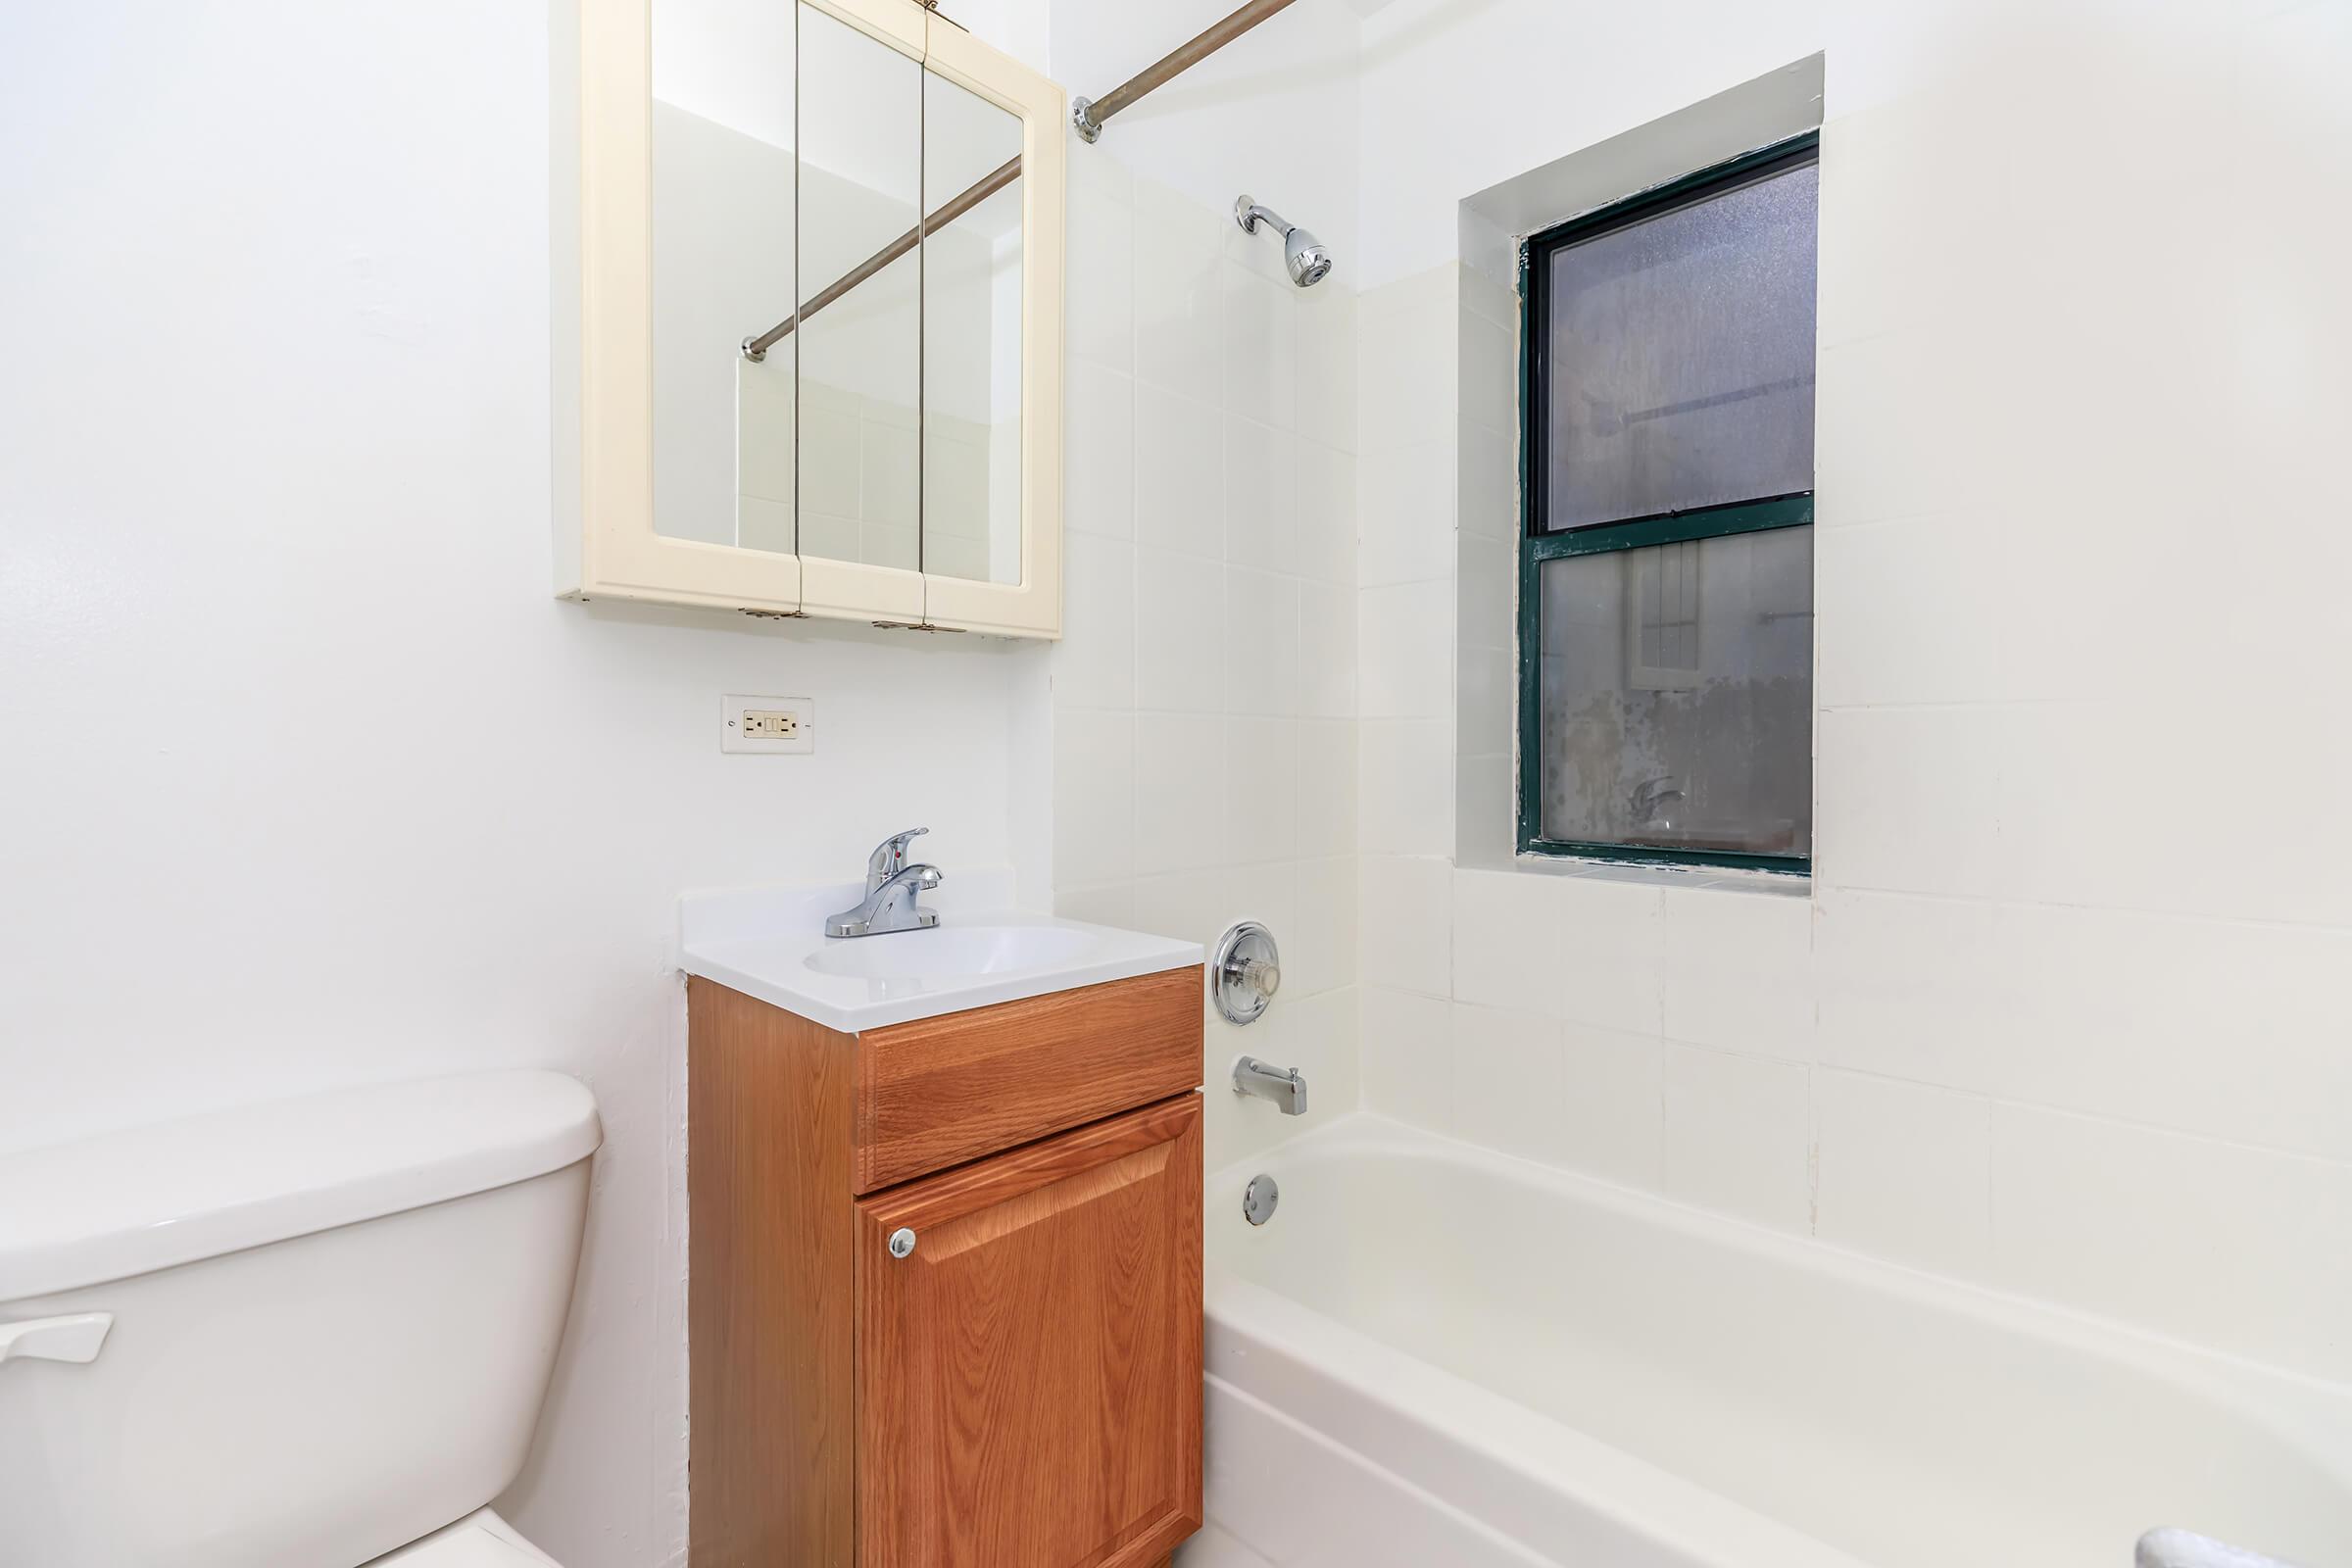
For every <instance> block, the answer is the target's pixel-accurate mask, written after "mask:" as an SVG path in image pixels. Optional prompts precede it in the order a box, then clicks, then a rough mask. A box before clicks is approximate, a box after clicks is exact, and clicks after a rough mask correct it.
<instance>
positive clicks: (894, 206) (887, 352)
mask: <svg viewBox="0 0 2352 1568" xmlns="http://www.w3.org/2000/svg"><path fill="white" fill-rule="evenodd" d="M797 9H798V10H799V13H800V93H799V99H800V126H801V144H800V145H801V164H800V180H801V194H800V276H801V290H802V295H801V314H800V319H799V324H798V326H797V328H796V329H795V331H794V332H793V333H792V336H793V337H794V338H795V339H796V340H797V341H798V344H799V362H800V364H799V398H798V402H799V417H800V454H799V460H800V472H799V481H800V519H799V520H800V551H801V554H802V555H803V556H822V557H826V558H829V559H832V560H835V561H858V562H863V563H865V564H868V565H875V566H896V567H901V568H904V569H905V570H907V571H916V570H919V569H921V565H922V539H921V531H920V522H921V516H922V511H921V509H922V477H923V475H922V457H921V429H922V413H921V411H922V352H923V342H922V265H923V264H922V256H921V253H920V248H919V247H918V246H917V245H915V244H914V243H912V237H913V235H914V234H915V231H916V225H917V223H918V221H920V219H921V216H922V205H921V204H922V184H923V68H922V66H921V65H920V64H919V63H917V62H916V61H914V60H911V59H909V58H907V56H906V55H903V54H900V53H899V52H898V51H897V50H895V49H893V48H891V47H890V46H889V45H888V44H885V43H883V42H881V41H879V40H878V39H875V38H871V37H868V36H867V35H866V34H864V33H862V32H860V31H858V29H857V28H855V27H853V26H851V25H849V24H847V23H845V22H840V21H837V20H835V19H834V18H832V17H829V16H827V15H826V14H825V13H823V12H821V11H819V10H817V9H816V8H815V7H813V6H809V5H807V4H802V5H800V6H798V8H797ZM892 252H895V253H896V254H895V255H894V254H889V253H892Z"/></svg>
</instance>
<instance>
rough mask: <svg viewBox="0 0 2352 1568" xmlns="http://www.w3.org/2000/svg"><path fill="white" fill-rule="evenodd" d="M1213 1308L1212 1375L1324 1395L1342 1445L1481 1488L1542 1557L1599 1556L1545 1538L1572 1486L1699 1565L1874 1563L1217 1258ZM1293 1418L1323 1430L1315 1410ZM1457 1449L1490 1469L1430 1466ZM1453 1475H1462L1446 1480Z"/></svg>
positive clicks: (1581, 1502) (1632, 1529) (1288, 1400)
mask: <svg viewBox="0 0 2352 1568" xmlns="http://www.w3.org/2000/svg"><path fill="white" fill-rule="evenodd" d="M1208 1312H1209V1332H1208V1356H1207V1362H1208V1371H1209V1374H1210V1375H1211V1376H1214V1377H1216V1378H1218V1379H1219V1380H1220V1381H1222V1382H1223V1383H1225V1384H1226V1385H1227V1386H1228V1387H1230V1388H1232V1389H1234V1390H1236V1391H1237V1392H1240V1393H1245V1394H1248V1395H1250V1397H1252V1398H1254V1399H1255V1400H1256V1401H1257V1402H1258V1403H1260V1404H1263V1405H1267V1406H1269V1407H1271V1408H1272V1409H1273V1410H1275V1411H1276V1412H1278V1413H1287V1412H1296V1411H1298V1410H1299V1406H1300V1405H1302V1404H1305V1405H1312V1406H1319V1407H1320V1408H1319V1409H1317V1410H1316V1411H1315V1414H1317V1415H1325V1416H1329V1417H1331V1418H1332V1419H1334V1420H1335V1421H1336V1422H1338V1423H1340V1424H1342V1426H1343V1428H1344V1431H1345V1433H1346V1436H1345V1437H1342V1436H1341V1435H1340V1434H1339V1433H1327V1434H1326V1435H1327V1436H1328V1437H1329V1438H1330V1441H1331V1442H1332V1443H1333V1444H1334V1446H1339V1447H1343V1448H1345V1449H1346V1450H1347V1451H1348V1452H1349V1453H1351V1454H1353V1455H1355V1456H1357V1457H1358V1458H1360V1459H1361V1460H1362V1461H1364V1462H1365V1463H1367V1464H1369V1465H1372V1466H1373V1467H1375V1468H1377V1469H1379V1470H1382V1471H1384V1472H1386V1473H1388V1474H1391V1475H1397V1476H1404V1475H1415V1476H1421V1477H1427V1478H1428V1479H1425V1480H1420V1481H1414V1482H1407V1483H1404V1484H1406V1485H1410V1486H1414V1487H1415V1488H1416V1489H1417V1490H1419V1491H1420V1492H1422V1493H1424V1494H1426V1495H1431V1496H1434V1497H1437V1498H1439V1499H1440V1500H1444V1499H1445V1498H1446V1496H1448V1495H1452V1494H1455V1493H1464V1494H1466V1493H1468V1492H1470V1491H1472V1490H1474V1489H1475V1490H1478V1491H1479V1492H1480V1498H1479V1500H1480V1503H1481V1505H1482V1514H1481V1517H1482V1518H1490V1519H1492V1520H1493V1522H1492V1523H1491V1524H1490V1525H1489V1528H1490V1529H1491V1530H1493V1531H1495V1533H1497V1534H1499V1535H1501V1536H1502V1537H1503V1538H1504V1539H1506V1540H1507V1541H1509V1542H1511V1543H1512V1544H1515V1545H1518V1546H1519V1547H1521V1548H1522V1549H1524V1550H1527V1551H1530V1552H1533V1553H1535V1554H1537V1555H1538V1556H1539V1557H1541V1558H1542V1559H1543V1560H1544V1561H1553V1562H1570V1561H1583V1560H1593V1559H1590V1558H1586V1557H1582V1556H1578V1557H1567V1558H1563V1557H1559V1556H1556V1555H1554V1554H1553V1552H1552V1551H1551V1549H1550V1548H1551V1547H1553V1546H1554V1545H1555V1544H1560V1543H1558V1541H1557V1537H1558V1535H1559V1530H1560V1526H1559V1524H1558V1522H1557V1521H1556V1520H1555V1521H1545V1520H1544V1519H1543V1518H1542V1517H1541V1516H1542V1515H1543V1514H1544V1512H1545V1511H1547V1510H1546V1509H1545V1508H1544V1500H1545V1499H1549V1498H1560V1497H1566V1498H1570V1499H1573V1501H1574V1505H1575V1508H1576V1510H1577V1511H1578V1512H1581V1513H1584V1514H1587V1515H1589V1516H1590V1517H1591V1519H1592V1520H1593V1523H1594V1524H1596V1525H1598V1526H1601V1527H1603V1528H1604V1529H1605V1530H1607V1531H1610V1532H1613V1533H1615V1534H1617V1535H1619V1536H1622V1537H1627V1538H1631V1539H1632V1540H1633V1541H1636V1542H1639V1543H1641V1544H1644V1545H1646V1546H1648V1547H1650V1548H1652V1550H1653V1551H1663V1552H1668V1553H1672V1554H1674V1555H1676V1556H1678V1557H1681V1558H1683V1559H1685V1560H1687V1561H1691V1562H1693V1563H1707V1564H1727V1565H1729V1564H1738V1565H1740V1568H1872V1565H1868V1564H1865V1563H1864V1562H1863V1561H1862V1559H1860V1558H1857V1557H1853V1556H1851V1555H1848V1554H1847V1553H1845V1552H1843V1551H1840V1550H1839V1549H1838V1548H1837V1547H1836V1546H1833V1545H1831V1544H1828V1543H1826V1542H1823V1541H1822V1540H1820V1539H1819V1538H1818V1537H1815V1536H1810V1535H1807V1534H1805V1533H1804V1532H1803V1531H1801V1530H1798V1529H1797V1528H1795V1527H1794V1526H1792V1525H1788V1524H1784V1523H1782V1522H1781V1521H1780V1520H1777V1519H1774V1518H1771V1517H1770V1516H1768V1515H1766V1514H1762V1513H1759V1512H1757V1511H1755V1510H1754V1509H1752V1508H1749V1507H1747V1506H1745V1505H1744V1504H1742V1503H1739V1502H1736V1501H1734V1500H1732V1499H1731V1498H1729V1497H1726V1496H1724V1495H1722V1494H1721V1493H1718V1492H1714V1491H1711V1490H1710V1489H1708V1488H1706V1487H1704V1486H1702V1485H1700V1484H1699V1483H1698V1482H1696V1481H1692V1480H1690V1479H1689V1478H1687V1477H1684V1476H1680V1475H1677V1474H1675V1473H1674V1472H1673V1471H1671V1470H1668V1469H1666V1468H1665V1467H1663V1466H1661V1465H1657V1464H1653V1463H1651V1462H1650V1461H1649V1460H1646V1459H1643V1458H1641V1457H1639V1456H1638V1455H1636V1454H1632V1453H1629V1452H1627V1451H1626V1450H1625V1449H1623V1448H1619V1447H1617V1446H1613V1445H1611V1444H1608V1443H1604V1442H1602V1441H1601V1440H1600V1439H1598V1438H1596V1437H1593V1435H1592V1434H1591V1433H1588V1432H1585V1431H1583V1430H1581V1429H1579V1428H1577V1427H1574V1426H1571V1425H1569V1424H1567V1423H1566V1422H1563V1421H1560V1420H1557V1419H1555V1418H1554V1417H1551V1416H1548V1415H1545V1414H1544V1413H1543V1412H1542V1411H1540V1410H1537V1409H1535V1408H1533V1407H1532V1406H1529V1405H1526V1404H1522V1403H1520V1402H1519V1401H1517V1400H1515V1399H1513V1398H1511V1397H1509V1396H1507V1395H1504V1394H1499V1393H1496V1392H1495V1391H1494V1390H1492V1389H1489V1388H1487V1387H1485V1386H1484V1385H1482V1384H1478V1383H1474V1382H1472V1381H1470V1380H1469V1379H1467V1378H1463V1377H1459V1376H1456V1375H1455V1374H1453V1373H1451V1372H1447V1371H1446V1370H1445V1369H1444V1368H1442V1367H1438V1366H1435V1365H1432V1364H1431V1363H1430V1362H1428V1361H1425V1360H1423V1359H1421V1358H1420V1357H1419V1356H1416V1355H1414V1354H1412V1353H1411V1352H1410V1351H1406V1350H1400V1349H1397V1348H1394V1347H1391V1346H1389V1345H1386V1344H1384V1343H1382V1342H1381V1341H1379V1340H1376V1339H1373V1338H1372V1337H1371V1336H1369V1335H1366V1334H1364V1333H1362V1332H1360V1331H1359V1330H1356V1329H1352V1328H1349V1327H1348V1326H1347V1325H1346V1324H1344V1323H1339V1322H1336V1321H1335V1320H1333V1319H1331V1318H1329V1317H1326V1316H1325V1315H1324V1314H1322V1313H1321V1312H1318V1311H1316V1310H1315V1309H1314V1308H1313V1307H1310V1306H1306V1305H1304V1304H1302V1303H1300V1302H1298V1301H1295V1300H1293V1299H1291V1298H1289V1297H1287V1296H1284V1295H1282V1294H1280V1293H1279V1292H1276V1291H1272V1290H1268V1289H1267V1288H1266V1287H1264V1286H1261V1285H1256V1284H1253V1283H1251V1282H1250V1281H1248V1280H1243V1279H1238V1278H1235V1277H1234V1276H1232V1275H1231V1274H1230V1273H1228V1272H1225V1271H1223V1270H1217V1269H1212V1271H1211V1274H1210V1282H1209V1293H1208ZM1335 1404H1347V1405H1352V1406H1354V1408H1347V1409H1335V1408H1332V1406H1334V1405H1335ZM1298 1424H1299V1425H1302V1426H1305V1427H1307V1428H1309V1429H1310V1430H1314V1431H1318V1432H1321V1431H1323V1430H1324V1429H1323V1428H1322V1427H1320V1426H1318V1425H1317V1424H1316V1421H1315V1419H1314V1417H1313V1416H1312V1415H1309V1416H1304V1417H1300V1418H1299V1419H1298ZM1416 1439H1419V1440H1422V1441H1421V1443H1420V1446H1421V1447H1422V1448H1423V1449H1424V1450H1425V1451H1423V1452H1422V1453H1420V1454H1418V1455H1415V1456H1411V1457H1408V1456H1407V1455H1406V1454H1405V1453H1404V1452H1403V1450H1404V1449H1406V1448H1407V1447H1411V1446H1415V1440H1416ZM1448 1448H1450V1449H1452V1450H1454V1451H1456V1452H1458V1453H1462V1454H1467V1455H1469V1456H1472V1457H1473V1458H1474V1459H1475V1460H1476V1462H1477V1464H1478V1466H1480V1467H1481V1468H1482V1469H1483V1470H1485V1471H1486V1472H1487V1473H1486V1474H1482V1475H1475V1476H1474V1475H1471V1474H1468V1473H1467V1472H1466V1471H1464V1472H1462V1473H1457V1474H1455V1475H1452V1476H1450V1477H1445V1478H1436V1477H1429V1471H1430V1469H1431V1468H1432V1464H1433V1461H1435V1462H1442V1458H1443V1455H1444V1454H1445V1452H1446V1449H1448ZM1495 1472H1499V1473H1500V1475H1501V1477H1503V1478H1507V1479H1508V1480H1509V1481H1510V1482H1511V1483H1513V1484H1514V1486H1513V1492H1514V1495H1511V1496H1509V1497H1507V1498H1506V1497H1502V1496H1498V1495H1496V1493H1495V1490H1494V1489H1493V1487H1492V1482H1493V1481H1494V1480H1495V1479H1496V1477H1495V1474H1494V1473H1495ZM1446 1480H1450V1481H1452V1482H1453V1483H1454V1485H1453V1486H1452V1487H1447V1486H1446V1485H1444V1484H1443V1482H1444V1481H1446ZM1482 1483H1483V1484H1484V1485H1482ZM1497 1504H1504V1505H1505V1506H1504V1507H1501V1508H1498V1507H1497V1506H1496V1505H1497ZM1497 1514H1499V1515H1500V1516H1499V1517H1495V1516H1496V1515H1497ZM1612 1555H1614V1554H1612Z"/></svg>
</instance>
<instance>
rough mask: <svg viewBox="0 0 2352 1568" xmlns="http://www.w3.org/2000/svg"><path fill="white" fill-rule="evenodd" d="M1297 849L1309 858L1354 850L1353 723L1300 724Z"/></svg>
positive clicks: (1354, 735)
mask: <svg viewBox="0 0 2352 1568" xmlns="http://www.w3.org/2000/svg"><path fill="white" fill-rule="evenodd" d="M1295 733H1296V734H1297V735H1298V737H1299V826H1298V833H1299V854H1300V855H1301V856H1304V857H1307V858H1318V857H1325V856H1334V855H1353V854H1354V853H1355V849H1356V843H1355V840H1356V803H1355V758H1356V726H1355V725H1354V723H1353V722H1351V721H1350V722H1335V721H1329V720H1325V721H1314V720H1309V721H1305V722H1302V723H1300V724H1299V725H1298V726H1297V727H1296V730H1295Z"/></svg>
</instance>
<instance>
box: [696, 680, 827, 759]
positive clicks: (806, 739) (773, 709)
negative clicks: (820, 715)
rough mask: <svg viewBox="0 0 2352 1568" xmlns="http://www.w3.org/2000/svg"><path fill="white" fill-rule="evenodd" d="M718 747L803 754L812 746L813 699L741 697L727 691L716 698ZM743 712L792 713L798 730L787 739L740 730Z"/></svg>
mask: <svg viewBox="0 0 2352 1568" xmlns="http://www.w3.org/2000/svg"><path fill="white" fill-rule="evenodd" d="M718 702H719V712H718V749H719V750H720V751H722V752H747V753H752V754H755V755H759V754H766V755H770V756H805V755H807V754H808V753H810V752H813V751H815V750H816V703H815V701H814V700H813V699H811V698H808V697H745V696H742V695H740V694H738V693H729V694H728V695H727V696H725V697H722V698H720V699H719V700H718ZM746 713H792V714H795V715H797V716H798V717H799V719H800V733H799V734H798V735H795V736H793V737H792V738H791V739H790V740H782V739H776V738H772V737H767V736H760V737H753V736H750V735H747V734H745V733H744V714H746Z"/></svg>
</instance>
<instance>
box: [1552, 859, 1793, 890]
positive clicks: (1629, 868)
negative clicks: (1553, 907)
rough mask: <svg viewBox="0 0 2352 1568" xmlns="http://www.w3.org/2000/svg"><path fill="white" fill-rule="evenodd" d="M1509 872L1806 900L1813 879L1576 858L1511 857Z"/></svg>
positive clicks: (1730, 868) (1709, 867) (1719, 868)
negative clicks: (1527, 872)
mask: <svg viewBox="0 0 2352 1568" xmlns="http://www.w3.org/2000/svg"><path fill="white" fill-rule="evenodd" d="M1510 869H1512V870H1514V871H1529V872H1533V873H1535V874H1536V875H1538V876H1565V877H1581V878H1583V879H1585V880H1586V881H1591V882H1631V883H1634V884H1636V885H1637V886H1642V887H1653V888H1682V889H1685V890H1689V891H1695V890H1697V889H1700V888H1705V889H1708V890H1710V891H1715V892H1723V893H1751V894H1757V895H1761V896H1763V897H1766V898H1783V899H1808V898H1811V897H1812V896H1813V879H1812V877H1810V876H1808V875H1802V874H1797V873H1792V872H1789V871H1751V870H1746V869H1744V868H1741V867H1739V866H1729V865H1632V864H1626V863H1623V862H1620V861H1616V860H1601V859H1593V858H1586V857H1583V856H1575V855H1527V854H1520V855H1514V856H1512V857H1511V864H1510Z"/></svg>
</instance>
